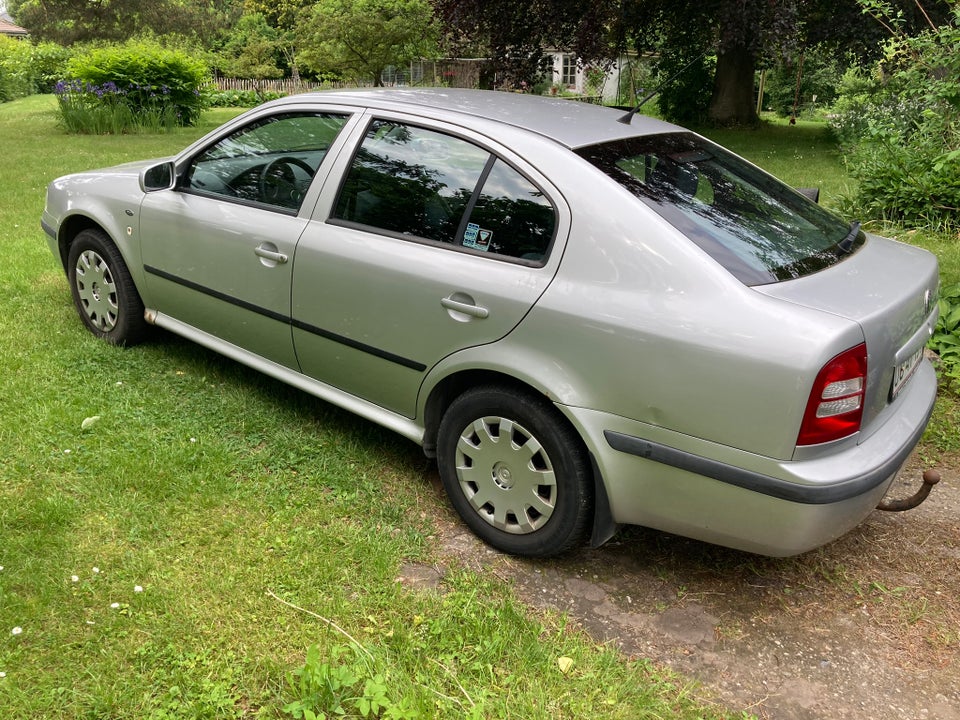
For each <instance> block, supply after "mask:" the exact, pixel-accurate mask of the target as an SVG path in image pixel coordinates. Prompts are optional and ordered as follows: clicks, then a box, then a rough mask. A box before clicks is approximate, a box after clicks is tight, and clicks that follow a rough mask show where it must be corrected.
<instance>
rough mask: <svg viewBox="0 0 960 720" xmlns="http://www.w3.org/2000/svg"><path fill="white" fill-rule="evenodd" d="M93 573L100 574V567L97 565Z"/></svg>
mask: <svg viewBox="0 0 960 720" xmlns="http://www.w3.org/2000/svg"><path fill="white" fill-rule="evenodd" d="M93 574H94V575H99V574H100V568H98V567H95V568H94V569H93Z"/></svg>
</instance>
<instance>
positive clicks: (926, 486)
mask: <svg viewBox="0 0 960 720" xmlns="http://www.w3.org/2000/svg"><path fill="white" fill-rule="evenodd" d="M938 482H940V473H938V472H937V471H936V470H926V471H925V472H924V473H923V485H921V486H920V487H919V488H918V489H917V491H916V492H915V493H914V494H913V495H911V496H910V497H908V498H903V499H902V500H881V501H880V504H879V505H877V510H889V511H891V512H898V511H901V510H913V508H915V507H916V506H917V505H919V504H920V503H922V502H923V501H924V500H926V499H927V495H929V494H930V491H931V490H932V489H933V486H934V485H936V484H937V483H938Z"/></svg>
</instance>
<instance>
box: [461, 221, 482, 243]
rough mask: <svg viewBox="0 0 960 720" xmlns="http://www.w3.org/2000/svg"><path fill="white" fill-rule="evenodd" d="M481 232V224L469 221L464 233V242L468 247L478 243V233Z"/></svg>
mask: <svg viewBox="0 0 960 720" xmlns="http://www.w3.org/2000/svg"><path fill="white" fill-rule="evenodd" d="M479 234H480V226H479V225H477V224H476V223H467V230H466V232H465V233H463V244H464V245H465V246H466V247H474V246H475V245H476V244H477V235H479Z"/></svg>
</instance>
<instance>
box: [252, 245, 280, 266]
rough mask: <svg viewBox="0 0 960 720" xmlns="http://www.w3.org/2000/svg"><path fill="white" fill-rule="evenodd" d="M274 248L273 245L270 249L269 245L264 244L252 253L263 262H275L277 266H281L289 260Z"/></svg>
mask: <svg viewBox="0 0 960 720" xmlns="http://www.w3.org/2000/svg"><path fill="white" fill-rule="evenodd" d="M275 248H276V246H275V245H274V246H273V247H272V248H271V246H270V245H266V244H264V245H258V246H257V247H256V249H255V250H254V251H253V254H254V255H256V256H257V257H261V258H263V259H264V260H269V261H271V262H275V263H276V264H277V265H283V264H284V263H285V262H286V261H287V260H288V259H289V258H287V256H286V255H284V254H283V253H282V252H279V251H277V250H276V249H275Z"/></svg>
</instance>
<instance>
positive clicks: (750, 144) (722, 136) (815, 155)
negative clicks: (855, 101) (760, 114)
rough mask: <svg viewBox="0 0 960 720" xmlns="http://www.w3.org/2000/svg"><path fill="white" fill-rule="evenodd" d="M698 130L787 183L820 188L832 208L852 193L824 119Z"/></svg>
mask: <svg viewBox="0 0 960 720" xmlns="http://www.w3.org/2000/svg"><path fill="white" fill-rule="evenodd" d="M700 132H701V133H703V134H704V135H706V136H707V137H709V138H710V139H711V140H713V141H715V142H717V143H719V144H720V145H723V146H725V147H728V148H730V149H731V150H733V151H734V152H737V153H739V154H740V155H743V156H744V157H745V158H747V159H748V160H750V161H752V162H753V163H754V164H756V165H759V166H760V167H762V168H763V169H764V170H766V171H767V172H769V173H771V174H773V175H776V176H777V177H778V178H780V179H781V180H783V181H784V182H786V183H787V184H788V185H790V186H791V187H797V188H805V187H818V188H820V202H822V203H823V204H824V205H827V206H828V207H834V208H836V207H837V206H838V205H840V204H842V203H843V202H844V199H845V198H846V197H849V196H850V195H851V194H852V190H853V181H852V180H851V179H850V177H849V176H848V175H847V172H846V170H845V169H844V166H843V159H842V157H841V155H840V151H839V149H838V148H837V146H836V144H835V143H834V142H832V141H831V139H830V135H829V130H828V129H827V126H826V125H825V124H824V123H819V122H812V121H807V120H800V121H798V122H797V124H796V125H788V124H787V123H785V122H779V121H775V120H770V121H768V122H764V123H762V124H761V125H759V126H758V127H757V128H756V129H735V130H729V129H717V128H707V129H702V130H701V131H700Z"/></svg>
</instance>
